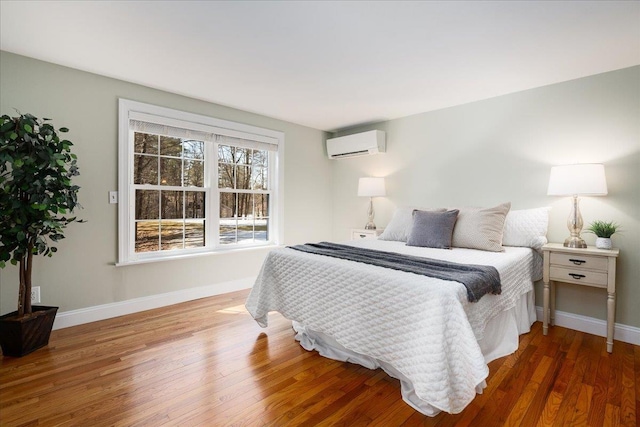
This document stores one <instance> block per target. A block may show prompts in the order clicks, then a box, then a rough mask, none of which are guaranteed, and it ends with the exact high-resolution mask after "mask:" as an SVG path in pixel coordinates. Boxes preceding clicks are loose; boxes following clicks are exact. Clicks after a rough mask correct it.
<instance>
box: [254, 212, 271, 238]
mask: <svg viewBox="0 0 640 427" xmlns="http://www.w3.org/2000/svg"><path fill="white" fill-rule="evenodd" d="M254 227H255V239H256V241H264V242H266V241H267V240H269V220H268V219H267V218H256V220H255V222H254Z"/></svg>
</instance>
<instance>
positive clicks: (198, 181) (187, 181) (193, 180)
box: [184, 160, 204, 187]
mask: <svg viewBox="0 0 640 427" xmlns="http://www.w3.org/2000/svg"><path fill="white" fill-rule="evenodd" d="M184 185H185V187H204V162H203V161H201V160H185V161H184Z"/></svg>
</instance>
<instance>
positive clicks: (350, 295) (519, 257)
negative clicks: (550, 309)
mask: <svg viewBox="0 0 640 427" xmlns="http://www.w3.org/2000/svg"><path fill="white" fill-rule="evenodd" d="M545 230H546V228H545ZM344 244H348V245H351V246H354V247H358V248H364V249H374V250H381V251H387V252H396V253H399V254H404V255H409V256H417V257H424V258H431V259H439V260H444V261H449V262H454V263H462V264H476V265H489V266H493V267H495V269H496V270H497V271H498V273H499V275H500V279H501V286H502V289H501V293H500V294H499V295H493V294H487V295H484V296H483V297H482V298H480V300H479V301H477V302H469V298H468V293H467V289H466V288H465V286H463V285H462V284H461V283H459V282H456V281H450V280H442V279H437V278H433V277H426V276H422V275H418V274H414V273H408V272H404V271H398V270H393V269H389V268H384V267H379V266H375V265H369V264H364V263H361V262H354V261H350V260H345V259H339V258H333V257H328V256H324V255H317V254H312V253H306V252H302V251H299V250H295V249H292V248H280V249H276V250H273V251H271V252H270V253H269V254H268V256H267V258H266V260H265V262H264V264H263V267H262V269H261V271H260V273H259V276H258V278H257V280H256V283H255V285H254V287H253V289H252V291H251V293H250V295H249V297H248V299H247V302H246V307H247V309H248V311H249V313H250V314H251V315H252V316H253V317H254V319H255V320H256V321H257V322H258V324H260V326H262V327H267V325H268V313H269V312H270V311H278V312H280V313H281V314H282V315H283V316H285V317H286V318H288V319H290V320H292V322H293V328H294V329H295V331H296V339H297V340H298V341H299V342H300V344H301V345H302V346H303V347H304V348H305V349H307V350H315V351H318V352H319V354H321V355H322V356H325V357H329V358H332V359H336V360H341V361H348V362H353V363H358V364H360V365H363V366H366V367H368V368H370V369H376V368H382V369H383V370H385V371H386V372H387V373H388V374H389V375H390V376H392V377H394V378H397V379H399V380H400V384H401V391H402V398H403V400H404V401H405V402H406V403H408V404H409V405H410V406H412V407H413V408H415V409H416V410H417V411H419V412H421V413H423V414H425V415H429V416H434V415H436V414H437V413H439V412H440V411H445V412H448V413H452V414H455V413H459V412H461V411H462V410H463V409H464V408H465V407H466V406H467V405H468V404H469V403H470V402H471V401H472V400H473V398H474V397H475V395H476V394H477V393H481V392H482V389H483V388H484V387H486V382H485V380H486V378H487V376H488V374H489V369H488V367H487V363H489V362H490V361H492V360H494V359H497V358H499V357H502V356H505V355H508V354H510V353H512V352H514V351H515V350H516V349H517V348H518V337H519V335H520V334H522V333H526V332H528V331H529V328H530V326H531V324H532V323H533V322H534V321H535V307H534V298H533V283H534V281H536V280H539V279H540V278H541V277H542V258H541V256H540V254H539V252H537V251H536V250H534V249H532V248H530V247H505V248H504V251H503V252H490V251H484V250H476V249H467V248H453V249H447V250H444V249H435V248H424V247H413V246H407V245H406V244H405V242H403V241H386V240H375V239H365V240H359V241H350V242H344Z"/></svg>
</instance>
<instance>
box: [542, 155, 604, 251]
mask: <svg viewBox="0 0 640 427" xmlns="http://www.w3.org/2000/svg"><path fill="white" fill-rule="evenodd" d="M547 195H549V196H573V207H572V209H571V213H570V214H569V219H568V220H567V227H568V228H569V233H570V234H571V235H570V236H569V237H568V238H567V239H566V240H565V241H564V246H566V247H568V248H586V247H587V244H586V242H585V241H584V240H583V239H582V238H581V237H580V232H581V231H582V226H583V222H582V215H581V214H580V207H579V203H580V200H579V199H578V196H606V195H607V179H606V177H605V174H604V165H601V164H596V163H582V164H575V165H564V166H554V167H552V168H551V174H550V175H549V187H548V189H547Z"/></svg>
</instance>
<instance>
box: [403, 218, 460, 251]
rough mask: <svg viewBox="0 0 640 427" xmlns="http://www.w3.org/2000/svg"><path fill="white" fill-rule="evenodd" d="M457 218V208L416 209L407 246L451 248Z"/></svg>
mask: <svg viewBox="0 0 640 427" xmlns="http://www.w3.org/2000/svg"><path fill="white" fill-rule="evenodd" d="M457 218H458V210H457V209H452V210H450V211H446V212H429V211H419V210H414V211H413V224H412V226H411V231H410V232H409V237H408V238H407V246H421V247H424V248H440V249H451V237H452V236H453V226H454V225H455V223H456V219H457Z"/></svg>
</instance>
